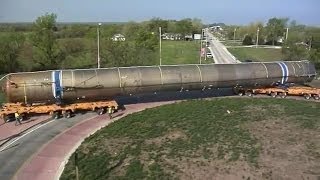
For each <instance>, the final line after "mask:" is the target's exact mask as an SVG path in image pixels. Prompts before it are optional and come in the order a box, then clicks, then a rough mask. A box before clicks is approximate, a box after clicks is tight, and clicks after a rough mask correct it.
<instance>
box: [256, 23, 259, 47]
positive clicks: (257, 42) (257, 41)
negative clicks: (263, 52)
mask: <svg viewBox="0 0 320 180" xmlns="http://www.w3.org/2000/svg"><path fill="white" fill-rule="evenodd" d="M259 31H260V29H259V27H258V29H257V40H256V48H258V44H259Z"/></svg>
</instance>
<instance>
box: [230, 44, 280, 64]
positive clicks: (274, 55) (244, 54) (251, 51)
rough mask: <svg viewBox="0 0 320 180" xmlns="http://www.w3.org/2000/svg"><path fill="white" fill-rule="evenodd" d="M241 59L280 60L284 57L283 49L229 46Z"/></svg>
mask: <svg viewBox="0 0 320 180" xmlns="http://www.w3.org/2000/svg"><path fill="white" fill-rule="evenodd" d="M228 50H229V51H230V53H231V54H233V55H234V56H235V57H236V58H237V59H239V60H240V61H245V60H253V61H258V62H259V61H279V60H282V59H283V55H282V52H281V49H267V48H245V47H243V48H228Z"/></svg>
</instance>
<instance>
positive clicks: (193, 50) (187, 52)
mask: <svg viewBox="0 0 320 180" xmlns="http://www.w3.org/2000/svg"><path fill="white" fill-rule="evenodd" d="M199 51H200V42H198V41H162V64H164V65H169V64H197V63H199V55H200V52H199Z"/></svg>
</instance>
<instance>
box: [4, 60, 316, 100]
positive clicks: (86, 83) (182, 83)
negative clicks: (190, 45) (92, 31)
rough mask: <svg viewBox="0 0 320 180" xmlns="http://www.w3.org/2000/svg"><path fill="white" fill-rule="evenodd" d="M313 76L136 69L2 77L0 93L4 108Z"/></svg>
mask: <svg viewBox="0 0 320 180" xmlns="http://www.w3.org/2000/svg"><path fill="white" fill-rule="evenodd" d="M315 75H316V71H315V67H314V65H313V64H312V63H310V62H309V61H291V62H267V63H239V64H201V65H200V64H190V65H170V66H137V67H119V68H101V69H75V70H53V71H42V72H29V73H14V74H9V75H7V77H6V82H5V83H4V87H3V89H5V91H6V95H7V101H8V102H12V103H16V102H25V103H35V102H42V103H54V102H56V100H57V99H60V100H62V101H65V102H75V101H79V100H81V101H92V100H103V99H112V97H114V96H119V95H128V94H140V93H146V92H159V91H170V90H171V91H181V90H196V89H207V88H223V87H235V86H242V87H259V86H268V85H274V84H276V83H278V84H287V83H296V84H298V83H305V82H310V81H312V79H313V78H314V77H315Z"/></svg>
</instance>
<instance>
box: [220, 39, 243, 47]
mask: <svg viewBox="0 0 320 180" xmlns="http://www.w3.org/2000/svg"><path fill="white" fill-rule="evenodd" d="M222 44H224V45H225V46H242V42H241V41H236V42H234V41H232V40H230V41H224V42H222Z"/></svg>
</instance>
